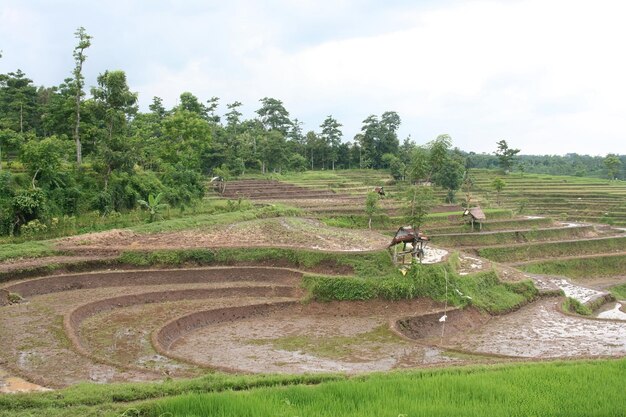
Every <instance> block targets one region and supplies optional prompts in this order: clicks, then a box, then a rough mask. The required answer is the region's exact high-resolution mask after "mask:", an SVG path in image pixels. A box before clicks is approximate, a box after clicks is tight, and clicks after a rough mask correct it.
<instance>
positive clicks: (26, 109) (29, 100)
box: [0, 70, 39, 133]
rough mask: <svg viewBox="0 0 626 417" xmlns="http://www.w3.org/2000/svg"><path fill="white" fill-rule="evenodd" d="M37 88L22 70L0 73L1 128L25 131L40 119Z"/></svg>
mask: <svg viewBox="0 0 626 417" xmlns="http://www.w3.org/2000/svg"><path fill="white" fill-rule="evenodd" d="M36 109H37V88H35V86H33V85H32V80H30V79H29V78H26V74H24V73H23V72H22V71H21V70H17V71H16V72H10V73H8V74H6V75H4V74H0V129H2V128H5V129H12V130H13V131H15V132H19V133H24V131H25V130H28V129H29V128H32V127H34V126H35V125H36V124H38V122H39V120H38V117H37V115H36Z"/></svg>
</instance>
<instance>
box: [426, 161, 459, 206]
mask: <svg viewBox="0 0 626 417" xmlns="http://www.w3.org/2000/svg"><path fill="white" fill-rule="evenodd" d="M462 179H463V164H461V163H460V162H459V161H458V160H457V159H455V158H450V157H448V158H446V159H445V160H444V161H443V165H441V167H440V168H439V169H438V170H437V172H436V173H435V175H434V176H433V182H434V183H435V184H437V185H438V186H440V187H442V188H445V189H446V190H447V191H448V192H447V195H446V202H448V203H454V201H455V194H456V191H457V190H458V189H459V187H460V186H461V181H462Z"/></svg>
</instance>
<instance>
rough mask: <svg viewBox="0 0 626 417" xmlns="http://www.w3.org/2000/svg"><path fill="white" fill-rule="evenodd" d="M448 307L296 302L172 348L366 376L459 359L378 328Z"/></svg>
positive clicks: (235, 364) (210, 359)
mask: <svg viewBox="0 0 626 417" xmlns="http://www.w3.org/2000/svg"><path fill="white" fill-rule="evenodd" d="M440 309H441V305H439V304H437V303H434V302H432V301H430V300H414V301H410V302H409V301H407V302H395V303H391V302H384V301H372V302H342V303H340V302H333V303H323V304H320V303H311V304H307V305H296V306H289V307H286V308H284V309H281V310H278V311H274V312H270V313H269V314H263V315H262V316H258V317H247V318H245V319H239V320H233V321H228V322H223V323H217V324H215V325H211V326H206V327H202V328H200V329H198V330H196V331H193V332H191V333H189V334H186V335H183V336H182V337H181V338H180V339H178V340H177V341H175V343H174V344H173V346H172V348H171V352H172V354H174V355H177V356H184V357H187V358H189V359H191V360H193V361H195V362H197V363H200V364H203V365H205V366H208V367H212V366H216V365H218V366H230V367H232V368H233V369H234V370H237V371H244V372H280V373H305V372H348V373H359V372H371V371H384V370H390V369H397V368H406V367H415V366H422V365H430V364H437V363H455V362H459V361H460V359H455V358H451V357H448V356H446V355H445V354H444V353H442V352H441V351H440V350H439V349H437V348H432V347H427V346H423V345H419V344H416V343H413V342H409V341H407V340H405V339H402V338H400V337H399V336H396V335H394V334H391V333H389V334H387V335H385V334H384V331H383V334H382V335H381V334H379V332H380V330H377V329H380V328H381V327H382V328H383V329H384V328H387V326H388V325H389V322H390V321H394V320H396V319H397V318H399V317H405V316H410V315H416V314H424V313H428V312H432V311H438V310H440ZM225 346H228V348H227V349H226V348H225Z"/></svg>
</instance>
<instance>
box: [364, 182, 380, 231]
mask: <svg viewBox="0 0 626 417" xmlns="http://www.w3.org/2000/svg"><path fill="white" fill-rule="evenodd" d="M379 198H380V197H379V195H378V193H375V192H373V191H372V192H369V193H367V196H366V197H365V213H366V214H367V216H368V218H369V219H368V228H369V229H371V228H372V217H374V216H376V215H377V214H378V213H380V211H381V209H380V206H379V205H378V200H379Z"/></svg>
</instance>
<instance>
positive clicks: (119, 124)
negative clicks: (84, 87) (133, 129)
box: [91, 71, 137, 140]
mask: <svg viewBox="0 0 626 417" xmlns="http://www.w3.org/2000/svg"><path fill="white" fill-rule="evenodd" d="M91 94H92V95H93V97H94V99H95V100H96V102H97V103H98V105H99V107H100V110H101V111H102V117H103V119H104V120H105V122H106V125H107V132H108V139H109V140H110V139H111V137H112V136H113V134H114V133H117V132H118V131H120V130H121V129H122V128H123V127H124V126H125V124H126V120H127V118H128V117H130V116H132V115H134V114H135V113H137V93H133V92H131V91H130V88H129V87H128V83H127V81H126V74H125V73H124V71H105V72H104V73H103V74H100V75H99V76H98V86H97V87H95V88H92V89H91Z"/></svg>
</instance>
